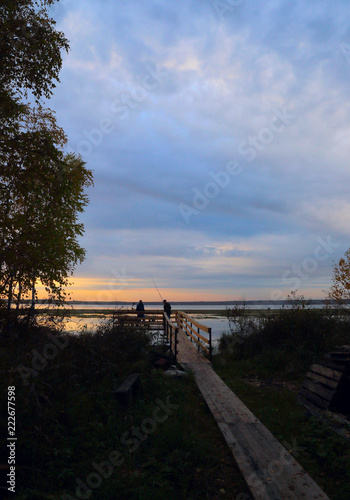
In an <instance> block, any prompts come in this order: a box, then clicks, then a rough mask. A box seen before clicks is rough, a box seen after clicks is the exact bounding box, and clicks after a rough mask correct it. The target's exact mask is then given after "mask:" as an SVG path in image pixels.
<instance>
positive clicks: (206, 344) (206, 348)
mask: <svg viewBox="0 0 350 500" xmlns="http://www.w3.org/2000/svg"><path fill="white" fill-rule="evenodd" d="M139 314H143V316H139ZM113 321H115V322H116V323H119V324H123V325H125V326H140V327H147V328H149V329H151V330H164V338H165V339H166V340H167V341H168V342H169V343H170V351H171V354H172V355H173V356H174V358H175V362H176V357H177V334H178V331H179V328H181V329H182V330H183V331H184V332H185V333H186V335H188V336H189V337H190V340H191V342H194V343H195V344H196V345H197V349H198V351H199V350H202V351H203V352H204V353H205V354H207V355H208V356H209V359H210V361H211V358H212V338H211V328H210V327H208V326H205V325H202V324H201V323H199V322H198V321H196V320H195V319H194V318H191V316H189V315H188V314H186V313H184V312H183V311H174V322H173V321H172V320H171V318H169V316H168V315H167V314H166V313H165V312H164V311H162V310H161V309H147V310H146V311H136V310H135V309H118V310H116V311H113Z"/></svg>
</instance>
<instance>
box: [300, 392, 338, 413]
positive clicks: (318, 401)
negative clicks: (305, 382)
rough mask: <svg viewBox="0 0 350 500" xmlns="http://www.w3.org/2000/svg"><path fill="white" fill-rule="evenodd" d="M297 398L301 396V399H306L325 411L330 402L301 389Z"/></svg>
mask: <svg viewBox="0 0 350 500" xmlns="http://www.w3.org/2000/svg"><path fill="white" fill-rule="evenodd" d="M299 396H301V397H302V398H303V399H306V400H307V401H311V402H312V403H314V404H315V405H316V406H319V407H321V408H326V409H328V408H329V405H330V402H329V401H327V400H326V399H323V398H321V397H320V396H318V395H317V394H315V393H314V392H310V391H308V390H306V389H303V388H301V389H300V391H299Z"/></svg>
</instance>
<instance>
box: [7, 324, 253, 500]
mask: <svg viewBox="0 0 350 500" xmlns="http://www.w3.org/2000/svg"><path fill="white" fill-rule="evenodd" d="M150 341H151V338H150V335H148V334H147V333H144V332H137V331H135V330H121V329H115V330H113V329H112V328H111V327H110V326H109V325H108V324H107V325H106V326H105V327H103V328H100V329H99V331H98V332H97V333H96V334H95V335H89V334H85V335H82V336H80V337H77V336H72V337H70V336H67V335H61V334H59V333H57V332H53V331H52V330H49V329H47V328H36V327H25V328H23V329H21V328H17V330H16V336H14V337H12V338H10V339H4V338H3V337H2V339H1V342H0V359H1V365H0V369H1V394H2V398H3V400H6V396H7V387H8V386H14V387H15V388H16V389H15V392H16V436H17V442H16V498H18V499H20V500H30V499H33V500H34V499H66V500H67V499H72V498H74V499H77V498H88V495H89V498H96V499H99V500H103V499H106V500H107V499H108V500H110V499H111V498H121V499H123V498H128V499H148V498H150V499H151V498H152V499H164V498H168V499H179V498H180V499H181V498H183V499H196V498H208V499H219V498H235V497H236V496H237V495H239V494H240V493H244V492H246V486H245V483H244V481H243V480H242V478H241V476H240V474H239V472H238V470H237V468H236V466H235V463H234V461H233V458H232V456H231V454H230V452H229V451H228V449H227V447H226V445H225V442H224V440H223V438H222V436H221V434H220V431H219V430H218V428H217V427H216V425H215V423H214V421H213V419H212V417H211V415H210V413H209V411H208V409H207V408H206V406H205V404H204V402H203V400H202V398H201V397H200V395H199V394H198V389H197V387H196V385H195V383H194V381H193V380H192V378H191V377H183V378H176V379H174V378H169V377H167V376H166V375H164V373H163V372H162V371H161V370H156V369H154V368H153V366H152V363H151V361H152V357H153V356H154V352H153V351H154V346H152V345H151V342H150ZM135 372H137V373H140V374H141V387H142V391H141V394H140V396H139V398H138V399H137V401H136V402H135V403H134V404H133V405H132V406H131V407H130V408H128V409H125V408H123V407H122V406H121V405H120V404H119V403H118V402H117V401H116V399H115V396H114V392H115V389H116V388H117V387H118V386H119V385H120V383H121V382H122V381H123V380H124V379H125V378H126V377H127V376H128V375H129V374H130V373H135ZM0 431H1V436H2V437H3V438H6V437H7V414H6V408H4V406H3V410H2V412H1V424H0ZM6 462H7V457H6V443H5V439H3V441H2V456H1V464H3V465H5V464H6ZM3 472H4V474H3V476H2V483H1V486H2V487H4V486H6V480H5V478H4V476H5V472H6V471H5V470H3ZM1 492H2V493H3V494H4V493H5V490H4V489H2V490H1ZM84 495H85V496H84ZM12 497H13V495H12V496H11V495H10V496H9V498H12Z"/></svg>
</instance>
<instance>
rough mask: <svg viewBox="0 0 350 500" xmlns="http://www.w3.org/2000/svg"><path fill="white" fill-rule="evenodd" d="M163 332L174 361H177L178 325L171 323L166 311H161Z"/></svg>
mask: <svg viewBox="0 0 350 500" xmlns="http://www.w3.org/2000/svg"><path fill="white" fill-rule="evenodd" d="M163 321H164V334H165V337H166V339H167V340H168V342H169V343H170V352H171V354H172V356H174V360H175V363H176V361H177V334H178V331H179V327H178V325H176V324H175V323H173V322H172V321H171V319H170V318H169V316H168V315H167V313H166V312H163Z"/></svg>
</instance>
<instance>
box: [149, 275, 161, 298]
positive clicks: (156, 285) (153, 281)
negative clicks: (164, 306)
mask: <svg viewBox="0 0 350 500" xmlns="http://www.w3.org/2000/svg"><path fill="white" fill-rule="evenodd" d="M150 276H151V275H150ZM151 279H152V281H153V284H154V286H155V287H156V289H157V292H158V294H159V297H160V298H161V300H162V302H163V297H162V296H161V294H160V291H159V290H158V287H157V285H156V283H155V281H154V279H153V278H152V276H151Z"/></svg>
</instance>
